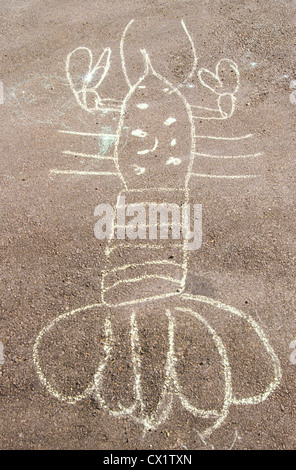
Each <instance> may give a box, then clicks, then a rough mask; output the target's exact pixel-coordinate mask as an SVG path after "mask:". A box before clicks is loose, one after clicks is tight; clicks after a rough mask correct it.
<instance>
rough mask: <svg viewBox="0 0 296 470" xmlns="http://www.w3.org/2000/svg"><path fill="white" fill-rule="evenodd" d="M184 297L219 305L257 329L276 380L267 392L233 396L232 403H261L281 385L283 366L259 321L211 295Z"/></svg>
mask: <svg viewBox="0 0 296 470" xmlns="http://www.w3.org/2000/svg"><path fill="white" fill-rule="evenodd" d="M182 297H183V298H184V299H189V300H197V301H199V302H203V303H206V304H209V305H212V306H214V307H217V308H219V309H221V310H225V311H227V312H229V313H231V314H233V315H236V316H238V317H241V318H243V319H244V320H246V321H247V322H248V323H249V324H250V325H251V327H252V328H253V329H254V330H255V332H256V334H257V336H258V337H259V339H260V340H261V342H262V343H263V345H264V346H265V349H266V351H267V352H268V354H269V355H270V357H271V360H272V364H273V367H274V376H275V377H274V380H272V381H271V383H270V385H269V386H268V387H267V388H266V390H265V392H263V393H261V394H258V395H256V396H254V397H248V398H241V399H236V398H235V397H233V398H232V403H233V404H235V405H254V404H257V403H260V402H262V401H264V400H266V398H267V397H268V396H269V395H270V394H271V393H272V392H273V391H274V390H275V388H276V387H277V386H278V385H279V383H280V380H281V377H282V373H281V366H280V362H279V359H278V357H277V356H276V354H275V352H274V350H273V349H272V347H271V346H270V344H269V341H268V339H267V337H266V336H265V334H264V332H263V330H262V328H261V327H260V326H259V325H258V323H257V322H255V320H253V318H252V317H251V316H250V315H248V314H246V313H244V312H242V311H240V310H238V309H236V308H234V307H231V306H229V305H226V304H224V303H222V302H219V301H217V300H213V299H211V298H209V297H205V296H201V295H195V296H192V295H190V294H182Z"/></svg>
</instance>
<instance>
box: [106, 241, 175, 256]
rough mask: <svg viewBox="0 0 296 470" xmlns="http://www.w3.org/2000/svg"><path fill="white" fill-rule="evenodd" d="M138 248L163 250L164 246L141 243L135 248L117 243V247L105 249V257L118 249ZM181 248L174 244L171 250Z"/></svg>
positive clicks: (133, 245)
mask: <svg viewBox="0 0 296 470" xmlns="http://www.w3.org/2000/svg"><path fill="white" fill-rule="evenodd" d="M122 247H124V248H140V249H141V250H142V249H145V250H146V249H149V250H163V249H164V246H163V245H149V244H144V243H141V244H139V245H137V247H135V244H134V243H118V244H117V245H115V246H112V247H110V248H109V247H107V248H106V249H105V253H106V255H110V254H111V253H112V252H113V251H114V250H117V249H120V248H122ZM175 247H176V248H182V247H183V245H182V244H181V243H176V244H174V245H173V248H175Z"/></svg>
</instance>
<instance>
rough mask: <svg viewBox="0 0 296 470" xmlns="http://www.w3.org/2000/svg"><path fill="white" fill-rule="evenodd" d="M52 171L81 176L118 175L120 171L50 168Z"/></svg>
mask: <svg viewBox="0 0 296 470" xmlns="http://www.w3.org/2000/svg"><path fill="white" fill-rule="evenodd" d="M50 173H53V174H55V175H80V176H118V177H119V178H120V174H119V173H118V172H113V171H78V170H57V169H53V170H50Z"/></svg>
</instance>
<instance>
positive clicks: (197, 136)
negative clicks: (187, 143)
mask: <svg viewBox="0 0 296 470" xmlns="http://www.w3.org/2000/svg"><path fill="white" fill-rule="evenodd" d="M251 137H253V134H247V135H242V136H238V137H217V136H214V135H195V136H194V138H195V139H213V140H244V139H249V138H251Z"/></svg>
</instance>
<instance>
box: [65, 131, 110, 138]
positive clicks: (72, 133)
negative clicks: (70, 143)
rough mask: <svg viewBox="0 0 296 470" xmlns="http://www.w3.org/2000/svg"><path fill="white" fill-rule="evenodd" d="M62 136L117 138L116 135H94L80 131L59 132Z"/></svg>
mask: <svg viewBox="0 0 296 470" xmlns="http://www.w3.org/2000/svg"><path fill="white" fill-rule="evenodd" d="M58 132H60V133H61V134H71V135H82V136H89V137H110V138H112V139H113V138H114V139H115V138H116V137H117V135H116V134H104V133H94V132H80V131H64V130H58Z"/></svg>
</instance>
